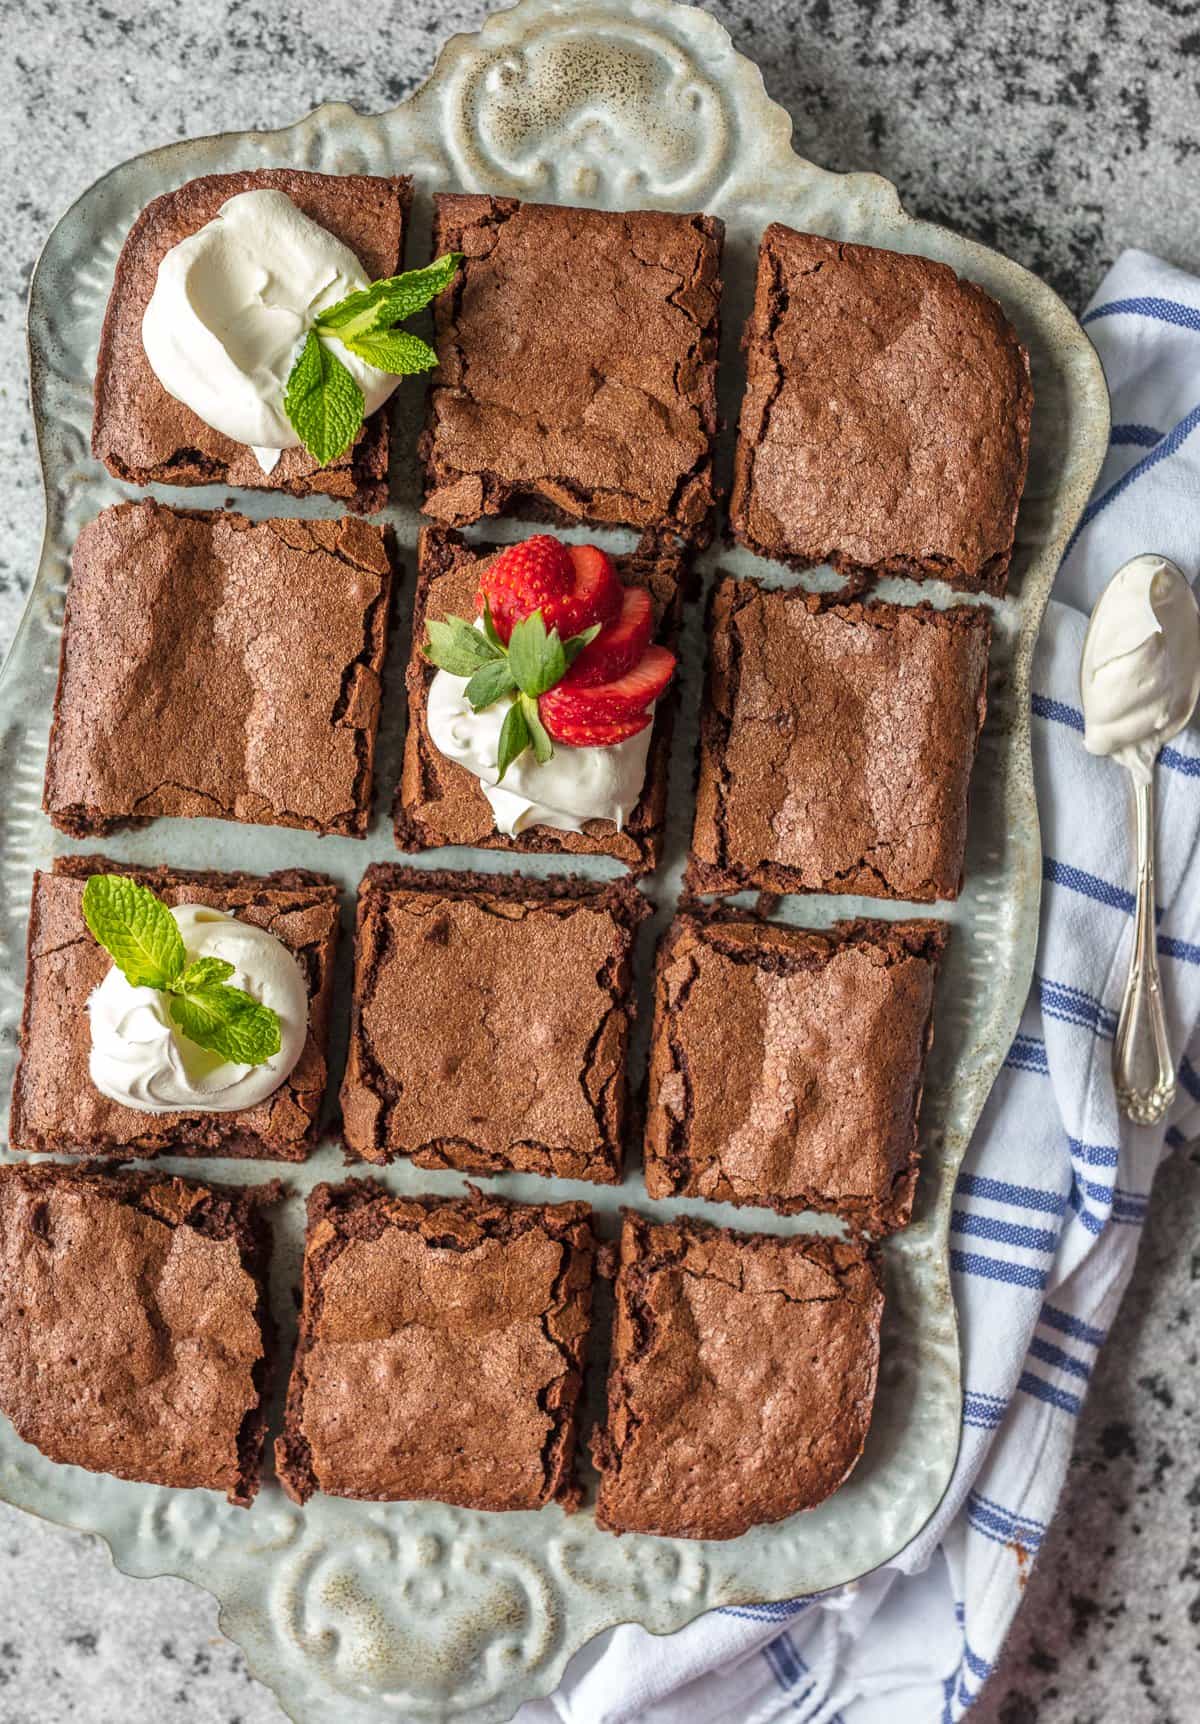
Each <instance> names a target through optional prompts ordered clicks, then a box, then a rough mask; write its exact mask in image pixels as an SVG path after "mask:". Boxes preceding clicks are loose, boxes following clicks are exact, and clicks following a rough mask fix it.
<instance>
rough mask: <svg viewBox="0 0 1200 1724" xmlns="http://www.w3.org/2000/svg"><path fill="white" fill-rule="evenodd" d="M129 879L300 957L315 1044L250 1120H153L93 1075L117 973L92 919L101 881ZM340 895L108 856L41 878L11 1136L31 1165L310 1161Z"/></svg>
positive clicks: (314, 884) (293, 874) (244, 1116)
mask: <svg viewBox="0 0 1200 1724" xmlns="http://www.w3.org/2000/svg"><path fill="white" fill-rule="evenodd" d="M117 873H121V874H129V875H131V876H132V877H133V878H134V879H135V880H137V881H138V882H139V883H140V884H141V885H143V886H148V887H150V889H151V890H152V891H153V892H155V893H156V894H157V896H158V897H159V898H161V899H162V900H163V902H164V903H166V904H207V905H209V906H211V907H212V908H213V909H217V910H224V911H225V912H226V914H228V915H230V916H236V917H237V918H238V919H239V921H243V922H250V923H252V924H253V925H254V926H255V927H259V928H266V929H267V930H268V931H269V932H270V933H272V934H274V935H275V937H276V938H277V939H278V940H281V941H282V942H283V944H284V945H285V946H286V947H287V948H288V950H289V951H290V952H291V953H292V954H293V955H294V956H295V958H296V959H297V961H298V962H299V964H300V968H301V969H302V971H303V972H304V977H305V981H306V982H307V985H308V994H309V1008H308V1038H307V1040H306V1042H305V1045H304V1049H303V1051H302V1053H301V1055H300V1058H299V1060H298V1061H297V1063H296V1065H295V1066H294V1067H293V1069H292V1071H291V1072H290V1073H289V1075H288V1077H287V1079H286V1080H285V1081H284V1083H283V1084H281V1085H280V1087H279V1088H278V1089H277V1090H275V1091H274V1093H273V1094H272V1095H270V1096H268V1097H267V1098H266V1100H265V1101H262V1102H260V1103H259V1104H258V1105H257V1106H256V1107H251V1108H247V1109H245V1110H244V1111H243V1112H240V1113H188V1114H181V1113H161V1114H154V1113H145V1112H142V1111H140V1110H138V1109H134V1108H129V1107H125V1106H123V1105H122V1104H121V1103H120V1102H116V1101H111V1100H110V1099H109V1098H108V1097H107V1096H105V1095H102V1094H101V1093H100V1091H99V1090H98V1089H97V1088H96V1086H95V1085H94V1084H93V1083H92V1081H91V1078H90V1076H89V1072H88V1060H89V1056H90V1053H91V1031H90V1028H89V1023H88V1013H87V1002H88V997H89V995H90V994H91V992H92V990H93V989H94V988H96V987H97V986H98V985H99V984H100V983H101V982H102V981H103V980H104V977H105V976H106V975H107V974H108V972H109V970H110V969H111V967H112V959H111V958H110V957H109V955H108V953H107V952H106V951H105V950H104V948H103V947H102V946H100V945H98V944H97V943H96V941H95V940H94V939H93V938H92V936H91V934H90V933H89V932H88V929H87V927H86V925H85V923H84V920H83V911H82V908H81V905H82V899H83V889H84V886H85V884H86V883H87V880H88V877H89V875H92V874H117ZM337 928H338V889H337V887H336V886H335V885H334V884H333V882H332V881H331V880H328V879H327V878H326V877H325V876H324V875H322V874H309V873H306V872H305V871H304V870H302V869H299V868H293V869H288V870H287V871H285V872H282V873H278V874H268V875H265V876H262V877H257V876H255V875H252V874H220V873H216V872H195V873H193V872H191V871H189V870H186V869H180V868H147V869H140V868H136V867H130V866H128V865H126V864H123V863H120V862H113V861H111V860H110V859H109V858H108V857H105V856H60V857H59V858H58V859H57V860H56V861H55V864H54V872H53V873H52V874H46V873H41V872H39V873H36V874H35V875H34V879H33V899H32V903H31V905H30V911H29V945H28V962H27V967H26V974H25V1010H24V1016H23V1018H22V1021H21V1059H20V1063H19V1065H18V1066H17V1075H16V1078H15V1079H14V1081H13V1095H12V1112H11V1118H10V1122H9V1136H10V1139H11V1142H12V1147H13V1148H14V1149H17V1150H22V1151H26V1152H28V1153H31V1154H47V1153H53V1152H58V1151H62V1150H67V1151H73V1152H74V1153H76V1154H82V1155H108V1156H126V1157H128V1156H154V1155H168V1154H169V1155H246V1156H256V1157H269V1158H271V1159H276V1160H284V1161H303V1160H304V1159H305V1157H306V1156H307V1154H308V1151H309V1148H310V1147H311V1145H312V1143H313V1141H314V1140H315V1138H316V1132H317V1124H318V1118H319V1114H320V1109H321V1101H322V1098H323V1097H324V1094H325V1078H326V1064H325V1058H326V1054H325V1045H326V1039H327V1035H328V1027H329V1001H330V991H331V989H332V985H333V955H334V949H335V946H336V943H337Z"/></svg>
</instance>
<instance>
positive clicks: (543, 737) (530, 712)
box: [521, 694, 554, 766]
mask: <svg viewBox="0 0 1200 1724" xmlns="http://www.w3.org/2000/svg"><path fill="white" fill-rule="evenodd" d="M521 707H522V709H523V711H524V713H525V723H526V726H527V727H528V730H529V739H530V741H531V742H532V744H533V752H534V756H535V758H536V760H537V763H538V765H539V766H545V764H546V762H547V761H548V760H549V759H550V756H551V755H552V754H553V753H554V745H553V743H552V742H551V741H550V738H549V736H548V735H547V734H546V727H545V725H544V724H543V723H542V715H541V713H540V712H539V711H538V703H537V701H536V700H534V699H533V698H532V696H530V695H528V694H523V695H522V696H521Z"/></svg>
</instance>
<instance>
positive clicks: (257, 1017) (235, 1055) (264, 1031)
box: [170, 959, 281, 1066]
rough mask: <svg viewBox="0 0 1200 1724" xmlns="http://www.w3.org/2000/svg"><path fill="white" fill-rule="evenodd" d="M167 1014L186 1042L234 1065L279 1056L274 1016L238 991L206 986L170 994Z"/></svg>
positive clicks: (277, 1033)
mask: <svg viewBox="0 0 1200 1724" xmlns="http://www.w3.org/2000/svg"><path fill="white" fill-rule="evenodd" d="M200 961H201V962H203V961H204V960H203V959H201V960H200ZM218 961H219V960H218ZM170 1010H171V1017H172V1018H173V1019H174V1021H175V1023H177V1024H178V1025H179V1028H180V1029H181V1030H182V1031H183V1033H184V1035H185V1036H187V1038H188V1040H189V1041H193V1042H195V1043H196V1045H197V1047H201V1048H208V1049H209V1050H210V1052H212V1053H215V1054H220V1055H221V1057H222V1059H227V1060H233V1061H234V1062H235V1064H237V1065H243V1066H257V1065H262V1064H263V1062H264V1061H266V1060H269V1059H271V1058H272V1056H273V1055H275V1054H277V1053H278V1052H279V1049H280V1045H281V1041H280V1034H279V1018H278V1016H277V1015H276V1014H275V1013H274V1012H273V1011H272V1010H271V1008H270V1006H264V1005H260V1004H259V1002H258V1001H257V1000H254V999H251V997H250V995H249V994H247V993H244V992H243V991H242V989H241V988H230V987H226V986H225V984H224V983H220V982H218V983H206V984H203V985H201V986H200V987H195V988H190V989H188V990H187V992H180V993H178V994H173V995H172V996H171V999H170Z"/></svg>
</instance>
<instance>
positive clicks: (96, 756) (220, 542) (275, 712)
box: [44, 501, 392, 838]
mask: <svg viewBox="0 0 1200 1724" xmlns="http://www.w3.org/2000/svg"><path fill="white" fill-rule="evenodd" d="M391 591H392V548H391V534H390V532H389V531H387V530H385V529H383V528H380V527H373V526H369V525H368V524H367V523H366V522H365V521H359V520H357V519H355V518H354V517H353V516H345V517H343V519H341V520H340V521H316V520H313V521H302V520H274V521H257V522H256V521H250V520H248V519H247V518H246V517H245V516H244V515H237V514H207V513H199V512H197V513H188V512H183V511H178V510H174V509H167V508H163V507H162V506H161V505H160V504H158V503H153V502H150V501H146V502H141V503H121V504H118V505H117V506H116V507H115V508H111V509H105V510H104V511H103V513H102V514H100V515H99V516H98V517H97V518H96V520H94V521H92V522H90V523H89V524H88V526H86V527H85V528H84V530H83V532H82V533H81V534H80V536H79V538H78V540H77V541H76V544H75V549H74V552H73V554H72V559H71V581H70V586H69V588H68V591H67V607H66V616H65V619H64V622H63V636H62V647H61V654H60V662H59V674H58V688H57V692H56V694H55V699H54V724H53V728H52V730H51V733H50V748H49V756H48V759H47V765H46V790H45V801H44V805H45V809H46V812H47V814H48V815H49V816H50V819H51V821H52V822H53V824H54V825H55V826H57V827H58V828H59V830H60V831H63V832H69V833H70V834H71V835H72V837H76V838H83V837H90V836H96V835H101V834H104V833H108V832H112V831H114V830H115V829H117V828H118V827H122V826H130V825H144V824H145V823H146V822H147V821H148V820H150V819H153V818H154V817H155V816H159V815H170V816H176V817H185V818H202V817H208V818H211V819H217V820H241V821H251V822H258V823H261V824H265V825H276V826H298V827H303V828H305V829H306V830H308V831H310V832H320V833H329V832H335V833H341V834H344V835H347V836H349V837H354V838H361V837H364V836H365V835H366V830H367V826H368V824H369V821H370V817H371V794H372V783H373V772H374V760H375V739H376V733H377V730H378V725H379V703H380V692H381V677H382V671H383V658H384V651H385V647H386V638H387V623H388V607H389V604H390V601H391Z"/></svg>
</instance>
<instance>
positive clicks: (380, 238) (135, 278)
mask: <svg viewBox="0 0 1200 1724" xmlns="http://www.w3.org/2000/svg"><path fill="white" fill-rule="evenodd" d="M252 191H279V192H283V193H284V194H285V195H286V196H287V197H289V198H291V200H292V202H293V203H294V204H295V205H296V207H297V208H298V209H299V210H300V211H301V212H302V213H303V214H304V215H306V216H308V217H309V218H310V219H311V220H312V221H315V222H318V223H319V224H320V225H321V227H323V228H326V229H327V230H328V232H330V233H331V234H333V235H334V236H335V238H337V239H339V240H341V242H342V244H343V245H346V246H349V248H350V250H351V251H352V252H353V253H354V254H355V256H356V257H357V258H358V260H359V262H360V263H361V264H362V266H363V269H364V270H365V272H366V274H367V276H368V278H369V279H370V280H372V281H377V280H380V279H381V278H383V277H385V276H389V275H395V274H396V273H397V271H398V270H399V268H400V264H401V259H402V257H403V253H404V230H405V226H406V224H407V221H408V215H409V209H410V206H411V204H412V181H411V179H409V178H408V176H407V175H403V174H401V175H397V176H395V177H393V178H380V177H376V176H375V175H371V174H313V173H306V172H302V171H300V170H299V169H295V168H256V169H251V170H247V171H245V172H242V173H234V174H210V175H206V176H205V177H204V178H203V179H197V180H189V181H188V182H187V184H186V185H182V186H180V187H179V188H178V190H176V191H173V192H167V193H166V194H165V195H164V196H162V197H158V198H155V199H154V202H153V203H151V204H147V206H146V208H145V209H144V210H143V211H142V213H141V214H140V215H139V216H138V218H137V220H136V221H135V222H134V224H133V226H132V228H131V229H130V230H129V236H128V238H127V239H126V241H125V244H124V246H123V247H122V249H121V255H120V257H119V258H118V259H117V270H116V276H115V279H114V281H113V290H112V296H111V298H110V299H109V302H108V310H107V312H106V314H105V318H104V328H103V331H102V332H101V336H100V353H99V357H98V359H97V361H96V404H95V417H94V420H93V424H92V453H93V454H94V455H95V457H96V459H97V460H99V461H103V463H104V465H105V466H106V467H107V468H108V470H109V472H110V473H112V474H114V475H115V476H116V478H118V479H125V480H127V481H129V482H130V483H131V484H134V485H152V484H162V485H240V486H243V487H245V488H247V489H249V490H258V491H284V492H287V493H289V494H290V495H291V496H293V497H308V496H326V497H337V498H340V499H342V500H343V501H345V502H346V503H347V504H349V506H350V507H351V508H352V509H357V510H358V511H359V512H360V513H362V514H373V513H374V512H375V511H376V510H377V509H382V508H383V506H384V504H385V503H386V502H387V473H388V407H387V406H384V407H381V408H380V409H379V411H378V412H377V413H373V414H372V415H371V417H370V419H368V420H367V423H366V425H365V426H364V427H363V430H362V431H361V433H360V434H359V437H358V439H357V441H356V442H355V443H354V444H353V445H352V446H351V448H349V449H348V450H347V451H346V452H345V454H344V455H341V456H339V457H338V459H337V460H336V461H331V462H330V463H329V465H328V466H326V467H322V466H319V465H318V463H317V462H316V461H314V460H313V458H312V456H311V455H310V454H309V453H308V451H307V450H306V449H300V448H297V449H285V450H284V451H283V453H282V454H281V455H280V457H279V462H278V465H277V466H276V467H275V469H274V471H273V472H271V473H264V472H263V470H262V468H261V467H260V466H259V464H258V461H257V459H256V457H255V455H254V453H253V451H252V450H251V449H249V448H247V447H246V446H245V445H244V444H242V443H235V442H233V440H232V439H231V438H228V437H225V436H223V435H222V434H221V432H219V431H214V430H213V428H212V426H211V425H207V424H205V422H204V420H203V419H200V418H198V417H197V415H196V414H195V413H193V412H192V410H191V408H190V407H185V406H184V404H183V402H182V401H176V400H175V399H174V397H173V396H171V395H168V394H167V392H166V390H165V389H164V388H163V386H162V384H161V383H160V382H159V381H158V378H157V377H156V376H155V374H154V372H153V371H152V370H151V367H150V361H149V360H148V359H147V358H146V353H145V349H144V348H143V346H142V318H143V317H144V315H145V312H146V307H147V306H148V305H149V303H150V298H151V295H152V294H153V292H154V284H155V282H156V280H157V279H158V266H159V264H160V263H161V262H162V260H163V258H164V257H165V256H166V254H167V252H168V251H170V250H171V249H172V247H173V246H176V245H178V244H179V242H180V241H181V240H183V239H187V238H188V236H189V235H191V234H194V233H197V232H198V231H199V230H200V228H202V227H204V226H205V225H206V224H207V223H208V222H210V221H212V219H213V217H214V216H216V215H217V213H218V211H219V210H220V208H221V205H222V204H224V203H226V202H228V200H229V199H230V198H232V197H237V196H238V195H239V193H241V192H252Z"/></svg>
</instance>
